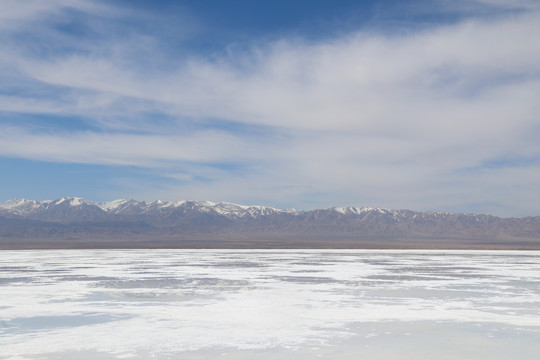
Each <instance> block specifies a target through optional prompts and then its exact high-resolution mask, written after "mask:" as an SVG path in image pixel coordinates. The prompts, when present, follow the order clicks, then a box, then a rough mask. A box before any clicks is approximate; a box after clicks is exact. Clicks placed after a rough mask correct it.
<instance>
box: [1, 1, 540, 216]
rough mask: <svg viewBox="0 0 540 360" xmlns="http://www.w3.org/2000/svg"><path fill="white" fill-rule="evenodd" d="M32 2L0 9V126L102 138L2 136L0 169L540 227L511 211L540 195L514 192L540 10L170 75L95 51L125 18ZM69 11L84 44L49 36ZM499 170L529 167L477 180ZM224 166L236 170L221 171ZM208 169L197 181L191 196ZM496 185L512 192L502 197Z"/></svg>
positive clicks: (528, 121) (538, 52) (153, 56)
mask: <svg viewBox="0 0 540 360" xmlns="http://www.w3.org/2000/svg"><path fill="white" fill-rule="evenodd" d="M27 4H30V5H27V6H31V7H33V8H32V11H26V10H25V9H23V8H20V7H19V6H20V5H17V4H15V3H12V4H11V5H10V6H11V7H12V8H13V9H14V10H13V11H12V12H10V13H8V14H7V15H6V14H4V15H3V17H2V18H0V21H1V23H0V24H1V26H0V29H2V35H1V38H2V39H7V40H9V41H7V42H4V45H0V54H3V55H1V56H0V64H1V65H2V67H3V68H4V69H10V74H9V76H8V74H7V73H6V72H5V71H4V72H2V73H1V76H2V78H3V79H6V81H7V82H5V84H11V85H10V86H7V85H6V86H5V87H4V89H5V91H4V92H3V93H2V94H0V111H1V112H2V114H3V118H4V119H8V118H10V117H15V116H17V115H20V114H30V115H36V114H48V115H55V116H76V117H79V118H81V119H83V121H86V122H87V123H89V124H92V125H93V126H95V127H96V128H98V129H99V130H95V131H87V132H81V131H71V132H70V131H68V130H66V129H62V128H57V129H54V128H53V129H52V130H50V131H49V132H47V133H42V132H40V131H38V130H37V129H36V128H33V127H31V126H27V125H21V126H14V125H13V124H10V125H9V126H8V125H4V126H2V129H1V131H2V135H0V154H1V155H2V156H6V157H21V158H28V159H36V160H41V161H51V162H72V163H86V164H104V165H130V166H140V167H143V168H151V169H155V170H156V171H159V172H160V173H161V174H163V176H164V177H168V178H173V179H177V180H179V182H178V183H177V184H172V185H168V188H167V190H166V191H165V192H164V191H163V190H162V189H159V190H156V191H153V190H151V189H150V190H149V191H148V194H147V195H144V196H156V195H162V197H164V198H178V197H191V196H185V195H186V194H198V195H200V198H207V199H214V200H229V201H244V202H253V201H255V200H257V201H269V202H273V203H274V204H277V205H285V206H296V207H312V206H315V207H317V206H321V207H325V206H330V205H338V204H351V203H352V204H358V203H361V204H365V203H366V202H369V204H366V205H374V206H388V207H409V208H415V209H418V210H425V209H442V210H459V211H467V210H471V209H472V210H474V211H490V212H495V213H498V214H502V215H509V214H526V213H530V212H534V211H535V205H534V203H533V202H532V201H524V203H522V204H518V203H516V200H515V199H526V198H527V197H526V196H525V194H526V193H528V192H531V191H532V192H534V191H536V193H539V191H538V190H540V189H538V187H537V186H535V185H534V184H535V182H534V181H532V182H531V181H529V180H525V179H523V178H516V177H515V176H516V174H520V175H521V176H528V179H531V178H532V179H535V180H539V181H537V182H536V183H540V175H539V174H538V169H539V166H540V161H538V159H540V145H539V144H538V141H537V138H538V136H540V126H539V122H538V114H540V105H539V103H538V101H537V99H538V95H539V94H540V44H539V43H538V42H535V41H523V39H528V38H530V37H531V36H533V35H534V34H538V33H540V12H539V11H538V8H536V7H535V6H533V5H534V4H532V3H530V2H523V4H522V6H521V8H520V9H521V11H520V12H510V13H508V14H506V13H504V14H503V15H499V16H496V17H489V18H486V19H484V18H473V19H466V20H463V21H459V22H455V23H451V24H446V25H439V26H433V27H429V28H425V29H421V30H415V31H410V32H405V33H397V34H396V33H390V34H381V33H377V32H373V31H367V30H363V31H358V32H353V33H348V34H345V35H342V36H339V37H334V38H331V39H323V40H316V41H313V40H311V41H307V40H304V39H302V38H294V37H292V38H287V37H284V38H281V39H278V40H273V41H269V42H260V43H255V44H251V45H250V46H249V47H247V48H246V47H240V46H238V47H235V46H232V47H230V48H229V49H228V51H226V52H223V53H216V54H214V55H213V56H212V57H211V58H208V57H207V56H204V57H203V56H199V55H197V54H195V53H194V52H193V51H188V50H189V49H186V51H185V52H183V51H182V50H181V49H177V51H176V52H177V54H179V55H177V56H176V57H175V58H174V61H172V58H171V57H170V54H169V53H168V52H167V51H166V50H164V46H165V45H166V44H165V43H164V42H163V39H160V38H159V37H156V36H155V34H149V33H144V32H139V33H134V34H130V35H129V36H128V37H126V36H127V35H125V34H124V33H125V32H123V31H121V29H120V30H118V29H117V31H116V32H115V34H113V35H112V36H110V37H109V38H107V37H102V35H100V34H103V32H104V31H105V30H104V29H105V28H106V29H109V28H110V26H111V24H110V23H109V21H115V20H118V19H119V18H122V19H124V18H125V17H126V16H127V17H130V16H131V17H137V16H140V14H137V13H135V12H130V13H129V14H128V15H125V14H123V13H122V12H121V11H120V9H118V8H112V7H111V6H105V5H102V4H100V3H94V4H90V3H87V2H85V1H79V2H63V1H57V2H54V3H53V2H51V3H48V5H47V6H48V7H47V8H45V7H44V5H43V4H42V3H41V2H30V3H27ZM479 4H482V2H479ZM488 5H489V6H491V7H493V6H496V7H499V8H502V9H504V8H505V7H506V3H503V2H497V1H489V4H488ZM479 6H481V5H479ZM23 10H24V11H23ZM73 11H75V12H77V13H79V14H84V15H85V16H84V19H86V20H85V21H86V22H85V23H84V24H85V26H87V32H89V33H91V34H98V35H94V37H93V38H92V39H94V40H93V41H87V42H83V44H82V45H81V44H79V43H78V42H77V40H76V39H74V38H70V37H67V36H63V35H62V34H60V33H58V31H56V30H54V27H53V26H52V25H53V24H57V23H59V22H62V19H64V20H65V19H66V17H67V16H68V15H67V12H73ZM43 13H47V14H49V15H50V16H49V21H50V22H47V21H46V20H43V19H42V17H40V16H38V15H39V14H43ZM104 14H107V16H106V18H105V19H104V16H105V15H104ZM96 18H99V19H98V20H99V21H97V20H96ZM19 20H21V24H23V25H20V26H17V25H16V22H17V21H19ZM23 26H24V27H25V28H27V29H29V30H25V28H23ZM118 26H120V27H121V26H122V25H118ZM34 28H44V29H47V31H46V32H45V33H44V34H45V35H43V36H45V37H46V40H47V41H45V42H46V43H48V39H52V38H55V39H56V38H61V39H62V44H63V46H64V47H65V49H64V50H63V51H60V52H58V54H57V55H50V56H44V57H43V56H38V53H39V54H42V53H43V51H44V49H42V48H40V49H38V51H37V53H32V51H34V50H32V49H31V48H30V46H29V45H28V46H27V44H28V43H25V42H19V43H15V38H16V36H15V35H17V36H21V34H25V35H26V36H30V35H29V32H32V30H33V29H34ZM96 39H97V40H96ZM30 43H31V42H30ZM6 44H7V45H6ZM66 49H67V50H66ZM183 53H185V55H182V54H183ZM164 64H166V65H164ZM157 119H166V120H163V121H162V122H159V124H160V125H159V126H156V123H157ZM224 124H225V125H224ZM0 126H1V122H0ZM137 129H139V130H137ZM246 129H250V130H249V131H246ZM512 157H513V158H523V157H526V158H531V159H536V160H532V161H529V162H528V163H527V164H526V165H523V166H519V168H518V169H516V168H511V167H508V168H503V167H501V168H491V169H486V168H483V165H482V164H485V163H487V162H494V161H495V162H496V161H497V160H498V159H502V158H512ZM232 163H234V164H235V166H236V167H235V169H237V168H238V167H241V168H242V169H244V171H241V172H240V173H235V172H234V171H233V170H232V169H228V168H227V166H224V165H223V164H232ZM212 168H214V169H218V168H219V169H218V170H216V171H215V172H214V173H213V175H211V176H208V177H205V179H206V180H208V181H204V182H197V181H196V179H198V178H200V176H199V174H201V173H207V174H208V169H212ZM210 173H212V171H210ZM501 179H503V180H501ZM188 180H189V181H188ZM134 182H136V180H134ZM238 184H239V185H238ZM504 184H507V185H506V189H509V188H512V190H508V191H503V192H501V191H500V189H501V188H502V187H504ZM509 184H512V186H511V185H509ZM263 194H264V195H263ZM284 194H286V195H284ZM287 199H289V200H287ZM482 203H486V204H487V203H489V204H496V205H489V206H486V207H485V208H483V207H482V205H478V204H482ZM536 203H538V202H536ZM484 209H485V210H484Z"/></svg>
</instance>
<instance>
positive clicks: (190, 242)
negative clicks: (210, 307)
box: [0, 198, 540, 249]
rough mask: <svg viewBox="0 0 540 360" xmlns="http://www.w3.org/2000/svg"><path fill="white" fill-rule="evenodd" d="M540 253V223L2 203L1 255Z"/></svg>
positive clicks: (370, 211) (154, 205)
mask: <svg viewBox="0 0 540 360" xmlns="http://www.w3.org/2000/svg"><path fill="white" fill-rule="evenodd" d="M163 247H165V248H447V249H459V248H463V249H540V217H524V218H500V217H495V216H490V215H474V214H456V213H444V212H416V211H411V210H390V209H378V208H358V207H346V208H330V209H320V210H312V211H297V210H293V209H288V210H280V209H275V208H271V207H265V206H244V205H237V204H231V203H213V202H208V201H180V202H174V203H173V202H161V201H154V202H144V201H136V200H115V201H111V202H101V203H96V202H91V201H88V200H85V199H81V198H62V199H57V200H52V201H34V200H25V199H13V200H9V201H6V202H4V203H0V248H1V249H25V248H163Z"/></svg>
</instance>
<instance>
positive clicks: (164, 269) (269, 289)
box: [0, 250, 540, 360]
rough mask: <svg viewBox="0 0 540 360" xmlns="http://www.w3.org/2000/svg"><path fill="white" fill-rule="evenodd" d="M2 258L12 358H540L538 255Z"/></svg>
mask: <svg viewBox="0 0 540 360" xmlns="http://www.w3.org/2000/svg"><path fill="white" fill-rule="evenodd" d="M0 254H1V255H2V256H1V257H0V359H9V360H16V359H17V360H18V359H125V358H132V359H278V358H279V359H314V358H322V359H324V358H326V359H338V358H339V359H358V358H359V356H363V357H365V358H368V359H395V358H399V359H418V358H424V359H426V358H437V359H458V358H459V359H487V358H489V359H508V358H510V357H515V358H519V359H539V358H540V357H539V355H538V354H540V252H525V251H523V252H520V251H428V250H426V251H419V250H415V251H412V250H410V251H389V250H386V251H384V250H80V251H76V250H61V251H60V250H58V251H57V250H55V251H48V250H40V251H2V252H0Z"/></svg>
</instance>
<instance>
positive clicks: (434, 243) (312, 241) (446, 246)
mask: <svg viewBox="0 0 540 360" xmlns="http://www.w3.org/2000/svg"><path fill="white" fill-rule="evenodd" d="M47 249H50V250H53V249H81V250H82V249H238V250H241V249H249V250H257V249H321V250H324V249H380V250H390V249H395V250H421V249H425V250H540V239H523V238H519V239H508V240H506V239H495V240H488V239H455V238H415V239H388V238H379V239H361V238H328V237H326V238H314V237H310V238H302V239H299V238H294V239H291V238H287V237H255V236H253V237H248V238H217V237H206V236H193V237H186V238H120V239H119V238H117V239H114V240H111V239H108V238H76V239H74V238H70V239H35V238H33V239H28V238H23V239H21V238H0V250H47Z"/></svg>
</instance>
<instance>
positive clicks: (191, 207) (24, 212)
mask: <svg viewBox="0 0 540 360" xmlns="http://www.w3.org/2000/svg"><path fill="white" fill-rule="evenodd" d="M59 209H61V210H62V211H59ZM99 210H101V212H100V211H99ZM180 211H184V212H185V211H197V212H200V213H207V214H218V215H221V216H223V217H225V218H227V219H240V218H245V217H251V218H255V217H259V216H268V215H276V214H292V215H294V214H298V213H299V211H297V210H294V209H288V210H280V209H276V208H272V207H268V206H246V205H238V204H232V203H226V202H220V203H214V202H211V201H186V200H182V201H177V202H164V201H161V200H156V201H152V202H145V201H137V200H125V199H118V200H113V201H107V202H92V201H89V200H86V199H83V198H79V197H64V198H61V199H57V200H45V201H36V200H27V199H12V200H8V201H6V202H4V203H0V216H1V215H17V216H21V217H25V218H31V219H40V220H43V219H48V220H56V221H59V222H65V221H70V220H73V217H76V218H78V219H79V220H81V218H83V219H86V218H89V219H93V218H94V217H95V216H98V215H99V214H100V213H102V215H103V216H106V215H127V216H130V215H162V216H166V215H169V214H171V213H174V212H180Z"/></svg>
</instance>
